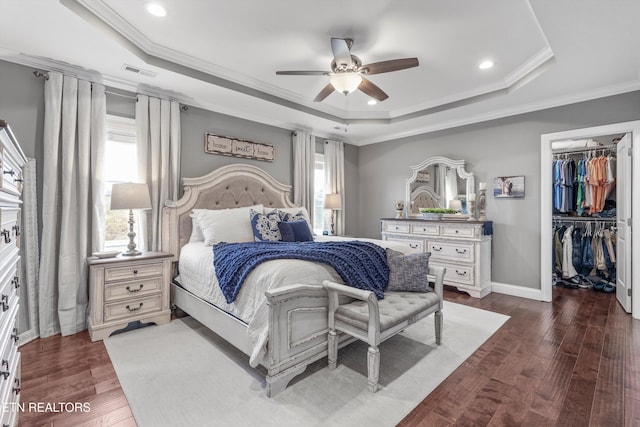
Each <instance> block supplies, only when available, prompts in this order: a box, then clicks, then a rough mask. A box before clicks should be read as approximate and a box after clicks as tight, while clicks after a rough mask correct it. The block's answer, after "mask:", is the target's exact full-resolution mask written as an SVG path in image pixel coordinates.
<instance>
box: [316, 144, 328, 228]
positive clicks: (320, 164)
mask: <svg viewBox="0 0 640 427" xmlns="http://www.w3.org/2000/svg"><path fill="white" fill-rule="evenodd" d="M324 184H325V176H324V154H322V153H316V158H315V175H314V177H313V231H314V233H316V234H322V232H323V231H325V230H326V228H325V209H324V193H325V190H324Z"/></svg>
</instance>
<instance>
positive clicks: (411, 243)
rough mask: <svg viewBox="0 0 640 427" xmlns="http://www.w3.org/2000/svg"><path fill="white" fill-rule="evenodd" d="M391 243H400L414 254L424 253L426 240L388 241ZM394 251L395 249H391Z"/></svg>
mask: <svg viewBox="0 0 640 427" xmlns="http://www.w3.org/2000/svg"><path fill="white" fill-rule="evenodd" d="M387 241H389V242H395V243H399V244H401V245H403V246H407V247H409V249H412V250H413V251H414V252H424V243H425V242H424V240H414V239H387ZM391 249H393V248H391Z"/></svg>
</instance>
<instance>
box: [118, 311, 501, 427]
mask: <svg viewBox="0 0 640 427" xmlns="http://www.w3.org/2000/svg"><path fill="white" fill-rule="evenodd" d="M443 313H444V332H443V340H442V344H441V345H439V346H438V345H436V344H435V339H434V327H433V316H429V317H428V318H426V319H423V320H421V321H420V322H418V323H416V324H414V325H412V326H411V327H409V328H407V329H406V330H405V331H404V332H402V333H401V334H398V335H396V336H395V337H393V338H390V339H389V340H387V341H385V342H384V343H383V344H382V345H381V346H380V360H381V362H380V382H379V390H378V392H377V393H370V392H369V391H368V390H367V361H366V359H367V357H366V356H367V345H366V344H364V343H362V342H359V341H357V342H354V343H352V344H350V345H348V346H347V347H345V348H343V349H340V351H339V352H338V367H337V368H336V369H334V370H330V369H328V368H327V361H326V359H322V360H319V361H317V362H315V363H314V364H312V365H311V366H309V367H308V368H307V370H306V372H305V373H304V374H302V375H300V376H299V377H297V378H296V379H294V380H293V381H292V382H291V383H290V384H289V387H287V389H286V390H284V391H283V392H282V393H280V394H278V395H277V396H275V397H273V398H268V397H267V396H266V395H265V390H264V387H265V370H264V369H262V368H258V369H253V368H251V367H250V366H249V359H248V357H247V356H246V355H244V354H243V353H242V352H240V351H238V350H237V349H235V348H234V347H232V346H231V345H230V344H228V343H226V342H225V341H224V340H222V338H220V337H218V336H217V335H215V334H214V333H212V332H211V331H209V330H208V329H207V328H206V327H205V326H203V325H201V324H200V323H198V322H197V321H195V320H193V319H192V318H190V317H186V318H182V319H179V320H174V321H172V322H171V323H169V324H167V325H163V326H150V327H146V328H142V329H137V330H133V331H129V332H126V333H122V334H118V335H114V336H112V337H109V338H107V339H106V340H105V345H106V347H107V351H108V352H109V356H110V357H111V361H112V362H113V365H114V367H115V370H116V373H117V375H118V378H119V380H120V383H121V385H122V389H123V390H124V393H125V395H126V397H127V400H128V401H129V406H130V408H131V412H132V413H133V416H134V418H135V420H136V422H137V423H138V426H139V427H147V426H149V427H157V426H172V427H179V426H189V427H196V426H279V427H282V426H356V425H366V426H393V425H395V424H396V423H398V422H399V421H400V420H401V419H402V418H404V416H406V415H407V414H408V413H409V412H410V411H411V410H412V409H413V408H414V407H416V406H417V404H418V403H419V402H420V401H421V400H422V399H423V398H424V397H425V396H427V395H428V394H429V393H430V392H431V391H433V389H435V388H436V387H437V385H438V384H440V382H442V381H443V380H444V379H445V378H446V377H447V376H449V375H450V374H451V373H452V372H453V371H454V370H455V369H456V368H457V367H458V366H460V364H461V363H462V362H463V361H464V360H465V359H466V358H468V357H469V356H470V355H471V354H472V353H473V352H474V351H475V350H476V349H477V348H478V347H480V346H481V345H482V343H483V342H485V341H486V340H487V339H488V338H489V337H490V336H491V335H492V334H493V333H494V332H495V331H497V330H498V328H500V326H502V324H503V323H504V322H505V321H506V320H507V319H508V318H509V317H508V316H504V315H501V314H497V313H492V312H489V311H485V310H479V309H476V308H472V307H467V306H464V305H460V304H455V303H450V302H445V305H444V310H443Z"/></svg>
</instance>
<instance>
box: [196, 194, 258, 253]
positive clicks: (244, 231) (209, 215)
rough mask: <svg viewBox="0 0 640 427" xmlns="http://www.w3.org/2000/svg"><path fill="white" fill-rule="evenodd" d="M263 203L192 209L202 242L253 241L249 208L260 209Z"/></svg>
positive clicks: (208, 244)
mask: <svg viewBox="0 0 640 427" xmlns="http://www.w3.org/2000/svg"><path fill="white" fill-rule="evenodd" d="M263 208H264V206H263V205H261V204H260V205H254V206H247V207H246V208H233V209H220V210H207V209H202V210H199V211H197V212H196V211H195V210H194V215H195V217H196V220H197V222H198V224H199V225H200V228H201V229H202V234H203V237H204V243H205V245H207V246H211V245H213V244H214V243H220V242H227V243H239V242H253V228H252V227H251V220H250V215H251V209H253V210H262V209H263Z"/></svg>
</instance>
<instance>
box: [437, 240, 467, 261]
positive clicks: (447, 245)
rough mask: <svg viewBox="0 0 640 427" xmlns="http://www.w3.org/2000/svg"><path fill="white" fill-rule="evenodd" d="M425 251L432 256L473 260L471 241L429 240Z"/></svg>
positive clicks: (455, 259) (454, 259) (456, 259)
mask: <svg viewBox="0 0 640 427" xmlns="http://www.w3.org/2000/svg"><path fill="white" fill-rule="evenodd" d="M427 251H428V252H431V256H432V257H433V258H441V259H450V260H453V261H463V262H473V243H453V242H440V241H435V242H434V241H430V242H429V245H428V249H427Z"/></svg>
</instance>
